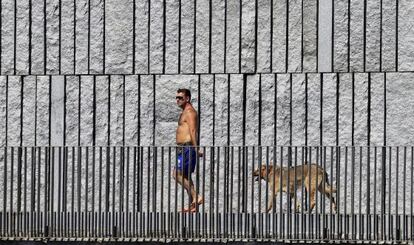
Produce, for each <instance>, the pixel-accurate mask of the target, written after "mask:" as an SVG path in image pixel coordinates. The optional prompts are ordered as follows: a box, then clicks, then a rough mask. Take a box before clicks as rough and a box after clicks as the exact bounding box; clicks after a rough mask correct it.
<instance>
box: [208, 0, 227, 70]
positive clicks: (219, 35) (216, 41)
mask: <svg viewBox="0 0 414 245" xmlns="http://www.w3.org/2000/svg"><path fill="white" fill-rule="evenodd" d="M211 18H212V27H211V72H212V73H223V72H224V49H225V46H224V45H225V42H224V32H225V30H224V1H220V0H212V17H211Z"/></svg>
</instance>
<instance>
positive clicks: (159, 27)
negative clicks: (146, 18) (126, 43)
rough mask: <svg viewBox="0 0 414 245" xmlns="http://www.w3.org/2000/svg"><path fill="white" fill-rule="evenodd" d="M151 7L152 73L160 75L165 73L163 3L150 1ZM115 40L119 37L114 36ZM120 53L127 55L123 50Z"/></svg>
mask: <svg viewBox="0 0 414 245" xmlns="http://www.w3.org/2000/svg"><path fill="white" fill-rule="evenodd" d="M150 6H151V9H150V17H151V18H150V36H149V38H150V51H151V52H150V53H151V55H150V61H149V62H150V72H151V73H156V74H158V73H162V72H163V66H164V64H163V55H164V53H163V48H164V45H165V44H164V40H163V21H164V16H163V11H164V6H163V1H150ZM120 14H121V13H120ZM126 23H128V22H126ZM118 35H119V34H118ZM114 39H115V40H116V39H118V37H117V36H114ZM119 53H120V54H123V53H125V50H122V52H121V50H120V51H119ZM121 67H122V66H121Z"/></svg>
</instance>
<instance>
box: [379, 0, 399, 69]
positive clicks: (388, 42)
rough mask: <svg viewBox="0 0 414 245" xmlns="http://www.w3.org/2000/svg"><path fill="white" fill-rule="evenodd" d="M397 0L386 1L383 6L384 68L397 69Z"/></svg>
mask: <svg viewBox="0 0 414 245" xmlns="http://www.w3.org/2000/svg"><path fill="white" fill-rule="evenodd" d="M396 10H397V6H396V1H389V0H387V1H384V2H383V6H382V70H383V71H396V70H397V64H396V56H397V49H396V47H397V46H396V43H397V36H396V35H397V28H396V24H397V21H396V20H397V17H396V16H397V11H396Z"/></svg>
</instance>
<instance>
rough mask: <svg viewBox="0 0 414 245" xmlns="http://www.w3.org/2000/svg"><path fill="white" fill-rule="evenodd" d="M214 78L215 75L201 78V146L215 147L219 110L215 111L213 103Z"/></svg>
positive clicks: (199, 111)
mask: <svg viewBox="0 0 414 245" xmlns="http://www.w3.org/2000/svg"><path fill="white" fill-rule="evenodd" d="M213 85H214V77H213V75H203V76H201V77H200V97H201V98H200V108H199V110H198V113H199V121H200V122H199V124H200V125H199V126H200V142H199V143H200V145H205V146H212V145H215V137H214V131H213V127H214V118H215V113H217V110H216V109H214V107H215V104H214V103H213V96H212V95H213V94H214V86H213Z"/></svg>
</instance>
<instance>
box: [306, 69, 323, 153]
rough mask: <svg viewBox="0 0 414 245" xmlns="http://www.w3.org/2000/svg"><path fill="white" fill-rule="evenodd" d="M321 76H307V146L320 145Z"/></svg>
mask: <svg viewBox="0 0 414 245" xmlns="http://www.w3.org/2000/svg"><path fill="white" fill-rule="evenodd" d="M321 92H322V91H321V75H320V74H309V75H308V135H307V137H308V145H312V146H314V145H321V134H320V124H321V121H320V113H321V104H320V103H321Z"/></svg>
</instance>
